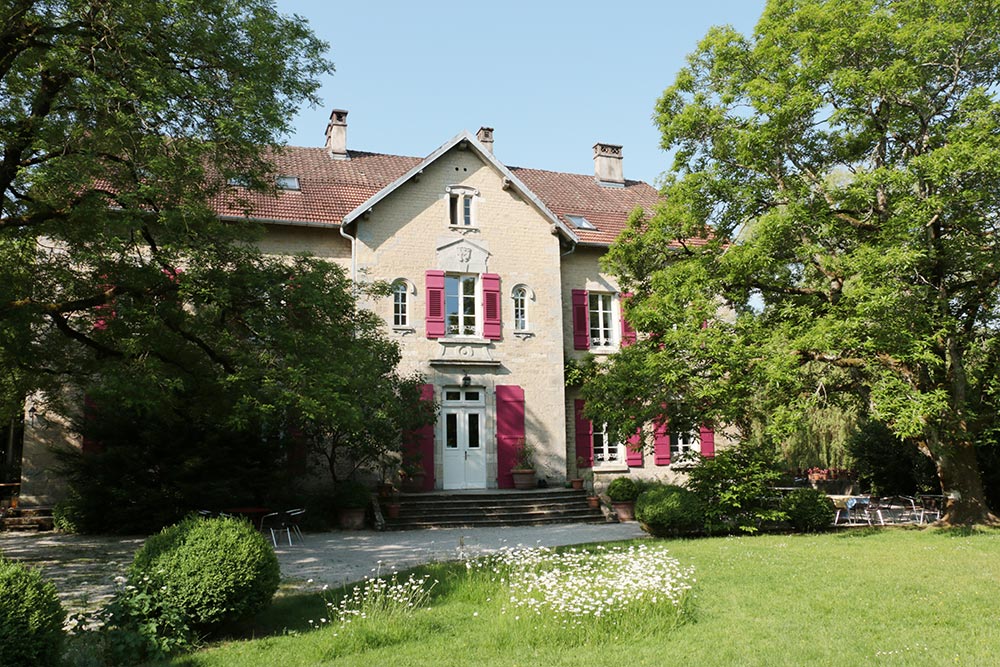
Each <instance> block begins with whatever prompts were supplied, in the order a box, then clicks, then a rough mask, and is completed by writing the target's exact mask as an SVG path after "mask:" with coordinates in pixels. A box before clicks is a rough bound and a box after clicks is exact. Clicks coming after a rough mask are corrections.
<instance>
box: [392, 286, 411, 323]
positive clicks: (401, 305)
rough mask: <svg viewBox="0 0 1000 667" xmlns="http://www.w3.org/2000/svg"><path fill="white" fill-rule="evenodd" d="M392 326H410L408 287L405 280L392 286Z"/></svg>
mask: <svg viewBox="0 0 1000 667" xmlns="http://www.w3.org/2000/svg"><path fill="white" fill-rule="evenodd" d="M392 326H394V327H408V326H410V285H409V284H408V283H407V282H406V281H405V280H397V281H396V282H394V283H393V284H392Z"/></svg>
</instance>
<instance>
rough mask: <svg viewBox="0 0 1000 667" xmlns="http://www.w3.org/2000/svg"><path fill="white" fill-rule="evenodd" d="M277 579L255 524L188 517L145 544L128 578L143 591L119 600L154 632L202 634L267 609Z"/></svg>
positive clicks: (268, 550) (271, 553) (275, 561)
mask: <svg viewBox="0 0 1000 667" xmlns="http://www.w3.org/2000/svg"><path fill="white" fill-rule="evenodd" d="M279 579H280V569H279V566H278V559H277V557H276V556H275V555H274V551H273V549H272V548H271V545H270V544H269V543H268V542H267V540H265V539H264V537H263V535H261V534H260V533H259V532H258V531H257V530H256V529H254V527H253V526H252V525H251V524H250V523H249V522H247V521H243V520H239V519H230V518H218V519H200V518H196V517H190V518H187V519H185V520H183V521H181V522H180V523H178V524H176V525H173V526H170V527H168V528H165V529H164V530H163V531H162V532H160V533H159V534H157V535H154V536H152V537H150V538H149V539H148V540H146V543H145V544H144V545H143V547H142V549H140V550H139V552H138V553H137V554H136V555H135V560H134V561H133V562H132V565H131V567H130V568H129V573H128V580H129V584H130V585H132V586H135V587H136V589H137V590H136V592H133V593H131V594H128V595H124V597H122V596H119V602H120V603H121V604H122V605H123V606H127V607H128V608H129V609H131V610H132V611H133V613H134V614H135V617H134V618H133V619H131V620H133V621H135V622H136V623H138V624H139V625H140V626H142V627H151V628H153V629H154V630H155V631H156V633H159V632H160V630H161V629H163V630H166V631H169V632H173V631H175V630H176V631H180V630H182V629H183V628H184V627H185V626H186V627H188V628H190V630H191V631H192V632H195V633H197V634H201V633H205V632H211V631H214V630H218V629H219V628H220V627H222V626H223V625H224V624H227V623H233V622H236V621H240V620H243V619H246V618H248V617H251V616H253V615H254V614H256V613H258V612H259V611H261V610H262V609H263V608H264V607H265V606H267V604H268V603H269V602H270V601H271V597H272V596H273V595H274V593H275V591H277V589H278V582H279ZM147 594H149V595H150V596H151V597H148V598H147V597H146V595H147ZM174 610H177V611H179V614H178V615H177V616H176V617H174V618H173V619H168V618H165V617H164V612H169V613H173V612H174Z"/></svg>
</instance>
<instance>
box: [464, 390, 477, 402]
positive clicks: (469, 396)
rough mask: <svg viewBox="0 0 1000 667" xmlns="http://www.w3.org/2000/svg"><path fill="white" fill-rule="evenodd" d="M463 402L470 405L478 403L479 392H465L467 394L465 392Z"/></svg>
mask: <svg viewBox="0 0 1000 667" xmlns="http://www.w3.org/2000/svg"><path fill="white" fill-rule="evenodd" d="M465 400H466V401H469V402H470V403H478V402H479V392H478V391H467V392H465Z"/></svg>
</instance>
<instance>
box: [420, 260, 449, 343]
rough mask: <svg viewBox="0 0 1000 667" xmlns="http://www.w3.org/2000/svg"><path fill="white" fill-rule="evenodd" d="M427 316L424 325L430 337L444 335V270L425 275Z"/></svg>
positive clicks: (441, 336)
mask: <svg viewBox="0 0 1000 667" xmlns="http://www.w3.org/2000/svg"><path fill="white" fill-rule="evenodd" d="M424 285H425V288H426V289H425V292H426V294H425V299H426V300H427V317H426V319H425V320H424V326H425V328H426V329H427V337H428V338H443V337H444V271H428V272H427V274H426V277H425V283H424Z"/></svg>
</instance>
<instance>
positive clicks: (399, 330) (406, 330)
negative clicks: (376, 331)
mask: <svg viewBox="0 0 1000 667" xmlns="http://www.w3.org/2000/svg"><path fill="white" fill-rule="evenodd" d="M392 331H393V333H397V334H399V335H400V336H405V335H407V334H412V333H416V332H417V330H416V329H414V328H413V327H396V326H394V327H393V328H392Z"/></svg>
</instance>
